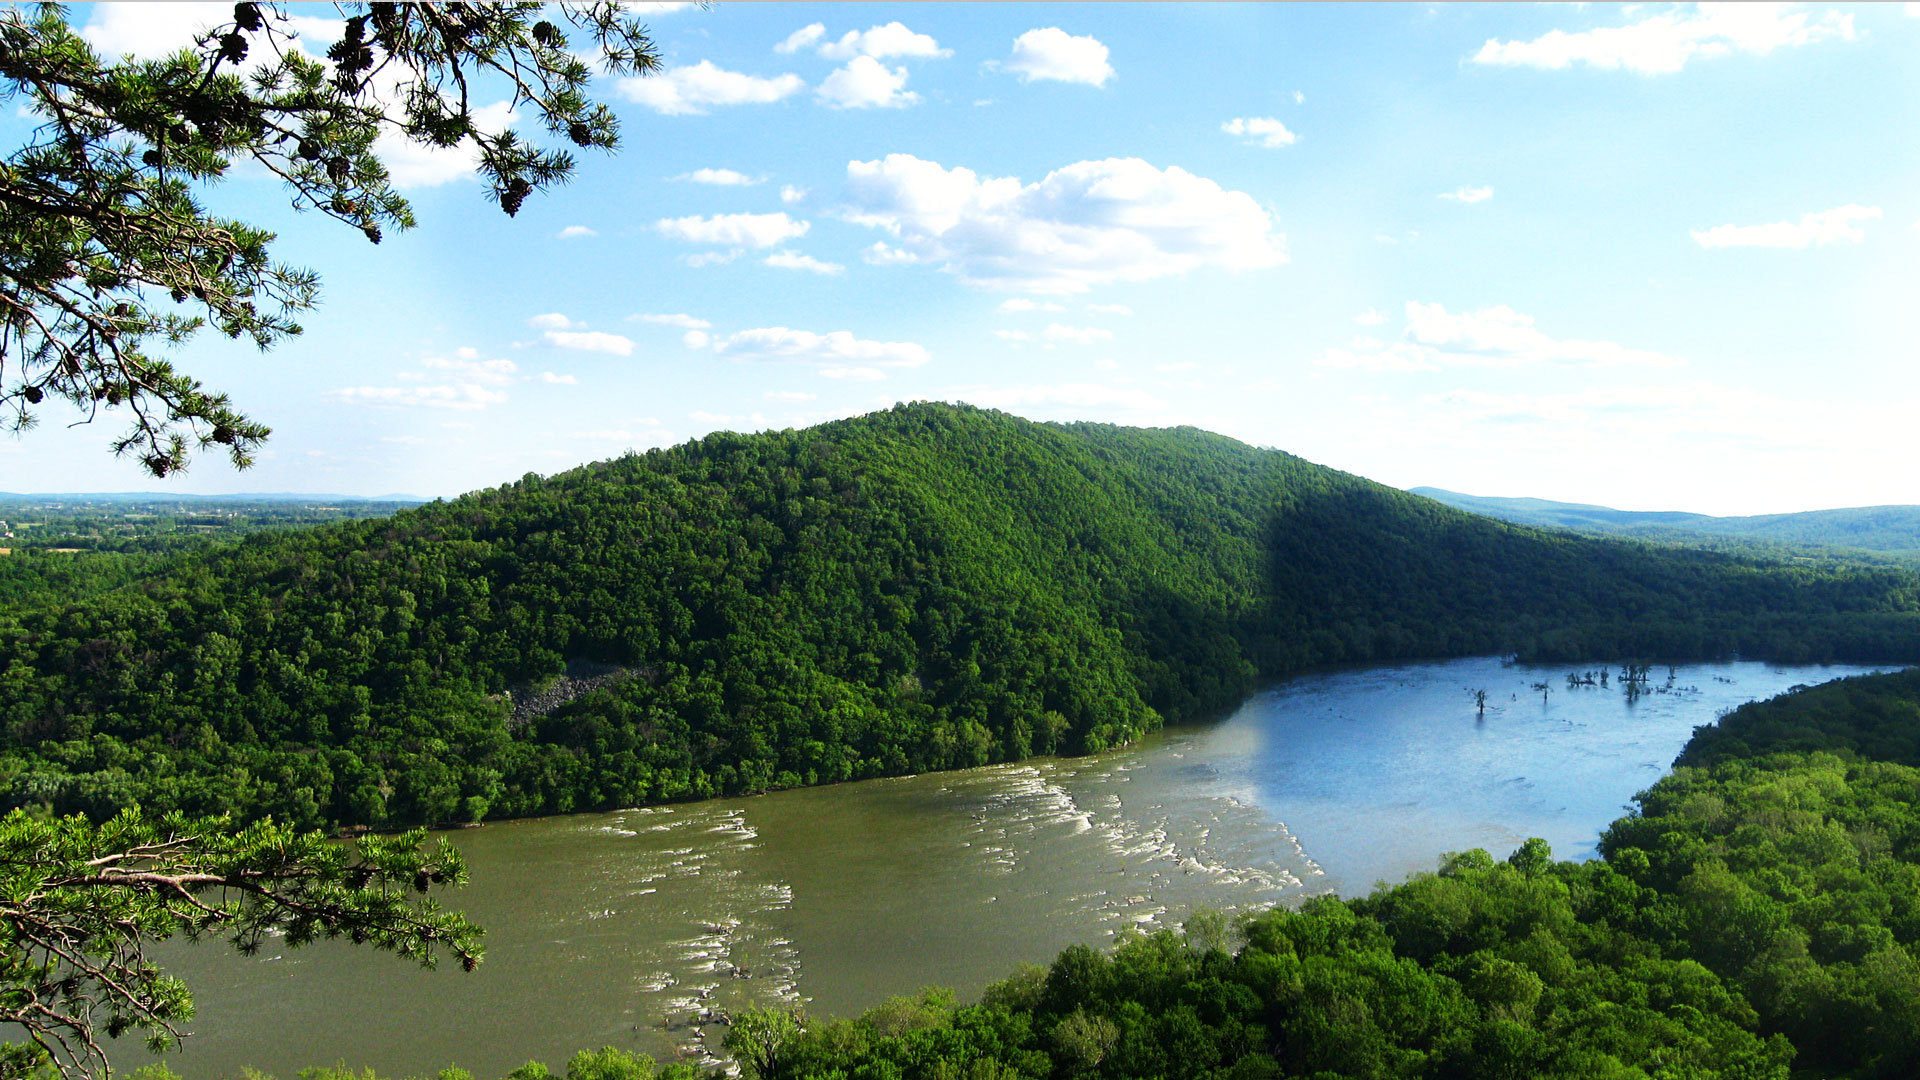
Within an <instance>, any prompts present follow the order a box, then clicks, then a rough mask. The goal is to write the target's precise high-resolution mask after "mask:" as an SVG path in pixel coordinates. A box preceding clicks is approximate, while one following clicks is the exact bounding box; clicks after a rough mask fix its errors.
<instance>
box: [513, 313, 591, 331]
mask: <svg viewBox="0 0 1920 1080" xmlns="http://www.w3.org/2000/svg"><path fill="white" fill-rule="evenodd" d="M527 325H528V326H531V327H533V328H534V329H535V330H571V329H573V328H574V327H575V326H576V325H580V326H584V325H585V324H584V323H575V322H574V321H573V320H572V319H569V318H567V317H566V316H565V315H562V314H560V313H559V312H557V311H549V312H547V313H546V314H545V315H535V316H534V317H533V318H531V319H528V320H527Z"/></svg>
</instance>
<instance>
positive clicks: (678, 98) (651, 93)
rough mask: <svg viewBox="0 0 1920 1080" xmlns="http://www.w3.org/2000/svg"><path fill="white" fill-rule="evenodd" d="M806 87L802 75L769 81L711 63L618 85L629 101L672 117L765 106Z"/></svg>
mask: <svg viewBox="0 0 1920 1080" xmlns="http://www.w3.org/2000/svg"><path fill="white" fill-rule="evenodd" d="M806 88H807V84H806V81H805V80H804V79H802V78H800V76H798V75H778V76H775V77H773V78H771V79H765V78H761V77H759V76H757V75H745V74H742V73H740V72H737V71H728V70H726V69H725V68H722V67H719V66H717V65H715V64H714V62H713V61H711V60H702V61H700V62H699V63H698V64H694V65H692V66H691V67H677V68H672V69H670V70H668V71H666V72H665V73H663V74H659V75H641V76H634V77H631V78H625V79H621V80H620V81H619V82H618V83H617V84H615V89H617V90H618V91H619V93H620V94H621V95H622V96H624V97H625V98H626V99H627V100H629V101H634V102H638V103H639V104H641V105H645V106H646V107H647V108H649V109H652V110H653V111H655V112H658V113H665V114H666V115H668V116H684V115H689V114H691V115H696V116H697V115H703V114H705V113H706V111H707V109H709V108H711V107H713V106H715V105H765V104H768V103H770V102H775V101H779V100H781V99H782V98H787V97H792V96H793V95H794V94H797V93H799V92H800V91H802V90H805V89H806Z"/></svg>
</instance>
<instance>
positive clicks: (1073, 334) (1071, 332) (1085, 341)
mask: <svg viewBox="0 0 1920 1080" xmlns="http://www.w3.org/2000/svg"><path fill="white" fill-rule="evenodd" d="M1041 336H1042V337H1044V338H1046V339H1047V340H1048V341H1064V342H1067V343H1068V344H1072V345H1091V344H1093V343H1094V342H1096V341H1112V340H1113V331H1111V330H1102V329H1101V328H1099V327H1097V326H1065V325H1062V324H1060V323H1050V324H1048V326H1047V328H1046V330H1045V331H1044V332H1043V333H1042V334H1041Z"/></svg>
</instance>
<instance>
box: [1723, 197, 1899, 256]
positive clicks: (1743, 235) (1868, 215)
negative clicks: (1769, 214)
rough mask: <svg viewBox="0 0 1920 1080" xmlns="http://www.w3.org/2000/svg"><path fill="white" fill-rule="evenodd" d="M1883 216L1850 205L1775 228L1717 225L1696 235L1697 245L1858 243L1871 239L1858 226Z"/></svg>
mask: <svg viewBox="0 0 1920 1080" xmlns="http://www.w3.org/2000/svg"><path fill="white" fill-rule="evenodd" d="M1879 216H1880V208H1879V207H1877V206H1861V205H1859V204H1858V203H1848V204H1847V205H1846V206H1836V207H1834V208H1833V209H1831V210H1822V211H1819V212H1818V213H1813V214H1805V215H1802V216H1801V218H1800V220H1799V221H1797V222H1794V221H1777V222H1774V223H1773V224H1771V225H1716V226H1714V227H1713V228H1711V229H1702V230H1700V231H1697V232H1694V233H1692V234H1691V235H1692V237H1693V240H1694V243H1697V244H1699V245H1700V246H1701V247H1703V248H1719V247H1770V248H1803V247H1808V246H1812V245H1820V246H1825V245H1827V244H1857V243H1859V242H1860V241H1862V240H1865V239H1866V238H1867V234H1866V231H1865V230H1863V229H1860V228H1858V227H1856V226H1855V225H1854V222H1857V221H1872V220H1874V219H1875V218H1878V217H1879Z"/></svg>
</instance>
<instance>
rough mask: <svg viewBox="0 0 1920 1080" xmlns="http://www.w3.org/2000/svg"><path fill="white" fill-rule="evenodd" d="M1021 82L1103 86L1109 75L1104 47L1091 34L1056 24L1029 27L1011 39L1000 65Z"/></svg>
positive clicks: (1111, 66)
mask: <svg viewBox="0 0 1920 1080" xmlns="http://www.w3.org/2000/svg"><path fill="white" fill-rule="evenodd" d="M1004 66H1005V67H1006V69H1007V70H1008V71H1011V72H1013V73H1014V74H1016V75H1018V76H1020V81H1021V82H1037V81H1040V80H1042V79H1049V80H1052V81H1055V82H1077V83H1087V84H1089V85H1091V86H1105V85H1106V82H1107V80H1108V79H1110V78H1112V77H1113V65H1112V64H1109V63H1107V47H1106V46H1105V45H1102V44H1101V43H1100V42H1099V41H1098V40H1097V39H1095V38H1094V37H1093V36H1092V35H1087V36H1085V37H1074V36H1073V35H1071V34H1069V33H1067V32H1066V31H1065V30H1062V29H1060V28H1059V27H1057V26H1049V27H1046V28H1044V29H1036V30H1029V31H1027V32H1026V33H1024V34H1021V35H1020V36H1019V37H1017V38H1014V39H1013V55H1012V56H1010V57H1008V58H1007V61H1006V64H1005V65H1004Z"/></svg>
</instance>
